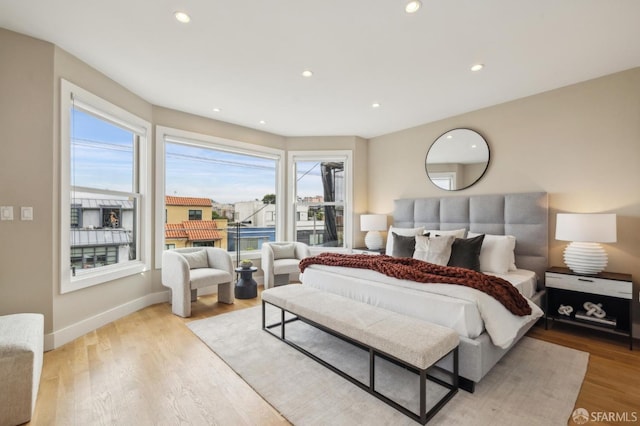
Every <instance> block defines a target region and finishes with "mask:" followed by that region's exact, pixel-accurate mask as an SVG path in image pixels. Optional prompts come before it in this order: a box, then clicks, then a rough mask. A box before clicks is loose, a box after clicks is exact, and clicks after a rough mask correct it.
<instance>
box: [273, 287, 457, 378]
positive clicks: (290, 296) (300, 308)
mask: <svg viewBox="0 0 640 426" xmlns="http://www.w3.org/2000/svg"><path fill="white" fill-rule="evenodd" d="M262 299H263V300H264V301H266V302H268V303H271V304H273V305H276V306H278V307H281V308H283V309H285V310H287V311H289V312H292V313H294V314H298V315H300V316H301V317H303V318H306V319H308V320H311V321H313V322H316V323H318V324H320V325H323V326H325V327H327V328H329V329H331V330H334V331H336V332H338V333H341V334H344V335H346V336H348V337H351V338H352V339H355V340H358V341H360V342H362V343H364V344H365V345H368V346H371V347H374V348H376V349H378V350H380V351H382V352H386V353H388V354H389V355H392V356H394V357H396V358H399V359H401V360H403V361H405V362H407V363H408V364H411V365H414V366H416V367H418V368H421V369H425V368H428V367H430V366H431V365H433V364H434V363H435V362H436V361H438V360H439V359H440V358H442V357H443V356H445V355H446V354H448V353H449V352H451V350H453V349H454V348H455V347H456V346H458V343H459V337H458V334H457V333H456V332H455V331H453V330H451V329H449V328H446V327H443V326H440V325H437V324H431V323H428V322H426V321H423V320H420V319H418V318H413V317H408V316H406V315H401V314H398V313H395V312H392V311H388V310H386V309H382V308H378V307H375V306H372V305H368V304H366V303H362V302H358V301H355V300H352V299H348V298H345V297H342V296H339V295H337V294H333V293H328V292H324V291H322V290H318V289H316V288H312V287H306V286H304V285H299V284H292V285H287V286H281V287H275V288H271V289H268V290H265V291H263V292H262Z"/></svg>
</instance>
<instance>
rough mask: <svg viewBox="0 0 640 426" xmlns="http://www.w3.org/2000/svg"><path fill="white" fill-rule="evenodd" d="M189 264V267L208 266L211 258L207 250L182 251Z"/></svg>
mask: <svg viewBox="0 0 640 426" xmlns="http://www.w3.org/2000/svg"><path fill="white" fill-rule="evenodd" d="M180 254H181V255H182V256H183V257H184V258H185V259H187V263H188V264H189V269H198V268H208V267H209V259H208V258H207V252H206V251H205V250H198V251H194V252H191V253H180Z"/></svg>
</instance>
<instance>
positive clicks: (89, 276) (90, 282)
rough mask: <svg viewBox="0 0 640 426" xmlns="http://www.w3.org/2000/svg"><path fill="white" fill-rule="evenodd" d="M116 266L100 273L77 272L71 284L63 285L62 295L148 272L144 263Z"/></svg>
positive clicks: (71, 279)
mask: <svg viewBox="0 0 640 426" xmlns="http://www.w3.org/2000/svg"><path fill="white" fill-rule="evenodd" d="M114 266H115V267H105V268H104V269H101V270H100V271H88V270H82V271H79V272H77V275H76V276H75V277H71V278H70V280H69V282H66V283H65V282H63V283H62V285H61V288H60V294H65V293H70V292H72V291H76V290H81V289H83V288H88V287H92V286H94V285H99V284H104V283H107V282H109V281H114V280H117V279H119V278H124V277H128V276H131V275H136V274H140V273H142V272H145V271H147V270H148V268H147V266H146V265H145V264H144V263H142V262H131V263H129V264H127V265H126V266H120V265H114Z"/></svg>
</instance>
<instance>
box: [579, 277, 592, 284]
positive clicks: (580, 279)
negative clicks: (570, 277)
mask: <svg viewBox="0 0 640 426" xmlns="http://www.w3.org/2000/svg"><path fill="white" fill-rule="evenodd" d="M578 281H586V282H588V283H592V282H593V280H588V279H586V278H578Z"/></svg>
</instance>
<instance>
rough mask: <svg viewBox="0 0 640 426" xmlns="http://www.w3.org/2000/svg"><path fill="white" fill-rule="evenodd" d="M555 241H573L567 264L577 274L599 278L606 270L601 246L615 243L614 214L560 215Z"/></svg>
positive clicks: (568, 249) (565, 260)
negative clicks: (597, 275) (594, 275)
mask: <svg viewBox="0 0 640 426" xmlns="http://www.w3.org/2000/svg"><path fill="white" fill-rule="evenodd" d="M556 240H560V241H571V243H570V244H569V245H568V246H567V248H566V249H565V250H564V262H565V263H566V265H567V266H568V267H569V269H571V270H572V271H573V272H575V273H576V274H585V275H592V274H597V273H599V272H601V271H603V270H604V268H606V267H607V261H608V259H607V252H606V251H605V250H604V248H602V246H601V245H600V244H599V243H615V242H616V241H617V238H616V215H615V214H579V213H575V214H574V213H558V216H557V221H556Z"/></svg>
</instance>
